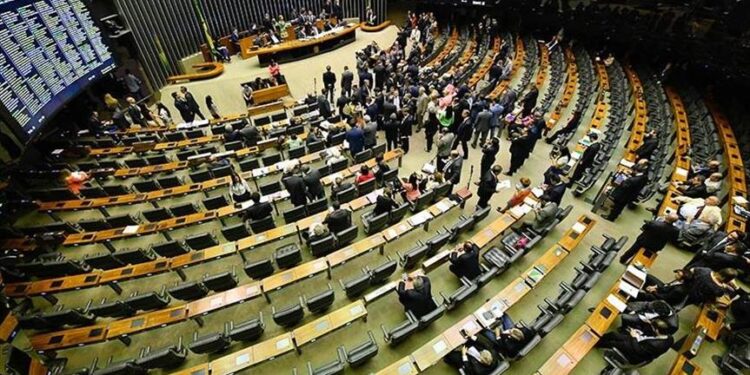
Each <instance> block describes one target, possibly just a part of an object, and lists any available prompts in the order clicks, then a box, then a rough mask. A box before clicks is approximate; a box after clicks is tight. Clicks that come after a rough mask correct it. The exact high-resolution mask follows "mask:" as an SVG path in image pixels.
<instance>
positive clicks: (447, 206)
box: [435, 199, 453, 212]
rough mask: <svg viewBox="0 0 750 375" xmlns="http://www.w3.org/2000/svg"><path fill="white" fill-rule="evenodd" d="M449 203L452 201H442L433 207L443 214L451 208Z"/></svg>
mask: <svg viewBox="0 0 750 375" xmlns="http://www.w3.org/2000/svg"><path fill="white" fill-rule="evenodd" d="M451 202H453V201H452V200H450V199H443V200H441V201H440V202H437V204H435V207H437V209H438V210H440V212H445V211H448V210H450V209H451V207H453V205H452V204H451Z"/></svg>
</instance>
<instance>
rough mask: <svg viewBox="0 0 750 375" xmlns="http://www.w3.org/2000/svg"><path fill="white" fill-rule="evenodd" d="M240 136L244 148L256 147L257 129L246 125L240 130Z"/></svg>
mask: <svg viewBox="0 0 750 375" xmlns="http://www.w3.org/2000/svg"><path fill="white" fill-rule="evenodd" d="M240 135H241V136H242V140H243V141H244V143H245V146H248V147H251V146H255V145H257V144H258V139H259V138H260V134H259V133H258V128H256V127H255V125H253V124H247V125H245V127H244V128H242V129H240Z"/></svg>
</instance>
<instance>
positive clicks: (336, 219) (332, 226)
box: [323, 201, 352, 233]
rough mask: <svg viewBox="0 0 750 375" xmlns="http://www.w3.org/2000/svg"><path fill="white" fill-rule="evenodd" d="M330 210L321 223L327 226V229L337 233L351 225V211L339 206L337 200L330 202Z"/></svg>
mask: <svg viewBox="0 0 750 375" xmlns="http://www.w3.org/2000/svg"><path fill="white" fill-rule="evenodd" d="M331 208H332V211H331V212H329V213H328V215H326V218H325V219H324V220H323V224H326V225H327V226H328V230H330V231H331V232H333V233H339V232H341V231H343V230H344V229H348V228H349V227H351V226H352V211H351V210H349V209H348V208H341V204H340V203H339V202H338V201H333V204H331Z"/></svg>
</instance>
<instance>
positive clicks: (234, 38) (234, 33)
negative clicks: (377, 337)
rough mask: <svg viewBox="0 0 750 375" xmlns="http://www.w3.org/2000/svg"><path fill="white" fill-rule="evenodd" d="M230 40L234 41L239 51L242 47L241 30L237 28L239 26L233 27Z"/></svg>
mask: <svg viewBox="0 0 750 375" xmlns="http://www.w3.org/2000/svg"><path fill="white" fill-rule="evenodd" d="M229 42H231V43H232V45H233V46H234V48H235V49H237V50H238V51H239V49H240V31H239V30H238V29H237V27H236V26H235V27H233V28H232V34H230V35H229Z"/></svg>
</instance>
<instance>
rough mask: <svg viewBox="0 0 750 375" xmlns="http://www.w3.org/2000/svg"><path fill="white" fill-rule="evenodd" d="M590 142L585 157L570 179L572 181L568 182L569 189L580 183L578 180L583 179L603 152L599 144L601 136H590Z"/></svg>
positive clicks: (579, 161)
mask: <svg viewBox="0 0 750 375" xmlns="http://www.w3.org/2000/svg"><path fill="white" fill-rule="evenodd" d="M589 140H590V142H591V143H590V144H589V146H588V147H586V150H584V151H583V155H581V159H580V160H578V164H577V165H576V169H575V171H573V176H571V177H570V181H568V187H571V186H573V184H574V183H576V182H578V180H580V179H581V177H582V176H583V173H584V172H585V171H586V169H588V168H589V167H591V165H593V164H594V159H595V158H596V155H597V154H598V153H599V150H601V148H602V145H601V143H599V135H598V134H596V133H591V134H589Z"/></svg>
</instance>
